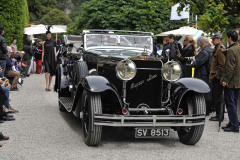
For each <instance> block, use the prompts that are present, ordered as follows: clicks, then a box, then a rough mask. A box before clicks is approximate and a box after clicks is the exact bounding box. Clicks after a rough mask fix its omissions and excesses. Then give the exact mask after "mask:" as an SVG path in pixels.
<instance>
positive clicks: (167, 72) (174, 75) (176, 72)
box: [162, 61, 181, 81]
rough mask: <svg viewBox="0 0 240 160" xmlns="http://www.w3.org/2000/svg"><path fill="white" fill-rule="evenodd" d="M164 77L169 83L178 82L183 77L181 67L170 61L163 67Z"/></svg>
mask: <svg viewBox="0 0 240 160" xmlns="http://www.w3.org/2000/svg"><path fill="white" fill-rule="evenodd" d="M162 76H163V78H164V79H165V80H167V81H176V80H178V79H179V78H180V77H181V66H180V65H179V64H178V63H177V62H176V61H170V62H167V63H166V64H164V66H163V67H162Z"/></svg>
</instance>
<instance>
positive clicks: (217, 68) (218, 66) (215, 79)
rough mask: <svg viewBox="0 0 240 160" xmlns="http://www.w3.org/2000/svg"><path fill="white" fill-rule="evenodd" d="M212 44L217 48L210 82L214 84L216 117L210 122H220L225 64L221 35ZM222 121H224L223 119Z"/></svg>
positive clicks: (214, 38) (212, 63)
mask: <svg viewBox="0 0 240 160" xmlns="http://www.w3.org/2000/svg"><path fill="white" fill-rule="evenodd" d="M211 39H212V43H213V45H214V46H215V48H214V51H213V54H212V57H211V68H210V74H209V82H210V83H212V102H213V107H214V108H215V111H216V116H215V117H211V118H210V119H209V120H210V121H218V120H219V112H220V104H221V99H220V98H219V97H221V95H222V90H223V87H222V85H221V84H220V79H221V76H222V72H223V67H224V64H225V59H226V58H225V55H224V54H223V52H222V50H221V47H222V46H221V41H222V36H221V35H220V34H215V35H213V36H212V38H211ZM221 121H222V119H221Z"/></svg>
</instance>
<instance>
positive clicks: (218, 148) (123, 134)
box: [0, 75, 240, 160]
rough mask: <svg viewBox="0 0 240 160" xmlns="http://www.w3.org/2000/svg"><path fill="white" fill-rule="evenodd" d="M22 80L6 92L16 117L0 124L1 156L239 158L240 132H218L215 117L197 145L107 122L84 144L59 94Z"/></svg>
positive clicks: (34, 79)
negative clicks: (96, 138)
mask: <svg viewBox="0 0 240 160" xmlns="http://www.w3.org/2000/svg"><path fill="white" fill-rule="evenodd" d="M23 85H24V86H23V87H21V86H19V89H20V91H18V92H11V95H10V96H11V99H12V101H11V104H12V106H13V107H14V108H16V109H19V111H20V113H18V114H15V115H14V116H15V118H16V121H14V122H5V123H3V124H0V131H2V132H3V133H4V134H5V135H8V136H10V140H9V141H1V142H0V143H1V144H3V147H2V148H0V160H75V159H79V160H83V159H88V160H91V159H97V160H101V159H103V160H124V159H129V160H132V159H144V160H147V159H151V160H153V159H156V160H159V159H164V160H168V159H176V160H181V159H189V160H193V159H199V160H205V159H206V160H209V159H211V160H214V159H217V160H219V159H228V160H230V159H234V160H237V159H240V134H238V133H225V132H223V131H221V132H217V129H218V124H217V122H209V121H208V119H209V117H207V121H206V126H205V130H204V134H203V136H202V138H201V140H200V141H199V142H198V143H197V144H196V145H195V146H187V145H183V144H182V143H180V142H179V140H178V137H177V134H176V132H173V131H171V138H169V139H135V138H134V130H129V129H121V128H110V127H105V128H103V130H104V131H103V137H102V145H100V146H99V147H88V146H86V145H85V143H84V141H83V134H82V128H81V121H80V120H78V119H76V118H74V117H73V115H72V114H69V113H60V112H59V111H58V99H57V93H54V92H53V91H52V92H46V91H45V90H44V88H45V80H44V75H32V76H30V77H29V78H27V79H25V81H24V84H23ZM227 121H228V120H227V119H225V120H224V122H223V124H224V125H225V124H226V123H227Z"/></svg>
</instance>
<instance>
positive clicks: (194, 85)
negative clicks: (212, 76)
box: [174, 78, 210, 93]
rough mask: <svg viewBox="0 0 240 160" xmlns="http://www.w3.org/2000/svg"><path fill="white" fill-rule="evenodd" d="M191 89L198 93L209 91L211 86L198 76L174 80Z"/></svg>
mask: <svg viewBox="0 0 240 160" xmlns="http://www.w3.org/2000/svg"><path fill="white" fill-rule="evenodd" d="M174 83H175V84H177V85H180V86H181V87H182V88H185V89H187V90H189V91H195V92H198V93H208V92H210V87H209V86H208V84H207V83H206V82H204V81H203V80H201V79H197V78H181V79H179V80H178V81H176V82H174Z"/></svg>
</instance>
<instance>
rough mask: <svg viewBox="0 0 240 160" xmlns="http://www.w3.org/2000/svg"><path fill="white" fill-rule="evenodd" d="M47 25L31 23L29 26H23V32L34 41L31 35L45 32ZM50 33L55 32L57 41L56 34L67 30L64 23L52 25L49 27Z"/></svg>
mask: <svg viewBox="0 0 240 160" xmlns="http://www.w3.org/2000/svg"><path fill="white" fill-rule="evenodd" d="M46 28H47V25H43V24H39V25H31V27H27V28H24V34H27V35H28V38H29V39H32V40H33V42H34V37H33V35H36V34H45V33H46V32H47V29H46ZM50 31H51V33H56V41H57V34H58V33H65V32H67V26H66V25H53V26H52V27H51V28H50Z"/></svg>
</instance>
